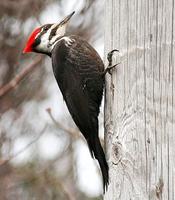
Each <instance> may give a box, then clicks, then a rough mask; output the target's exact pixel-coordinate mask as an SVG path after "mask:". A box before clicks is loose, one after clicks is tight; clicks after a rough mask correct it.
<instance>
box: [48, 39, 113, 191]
mask: <svg viewBox="0 0 175 200" xmlns="http://www.w3.org/2000/svg"><path fill="white" fill-rule="evenodd" d="M69 39H71V40H72V42H71V44H70V45H69V44H68V43H67V44H66V40H64V39H62V40H60V41H59V42H57V44H56V45H55V47H54V49H53V51H52V55H51V57H52V64H53V71H54V75H55V78H56V80H57V83H58V86H59V88H60V90H61V92H62V94H63V98H64V100H65V102H66V104H67V107H68V110H69V112H70V114H71V115H72V118H73V120H74V122H75V124H76V125H77V126H78V128H79V129H80V131H81V133H82V134H83V135H84V137H85V139H86V140H87V143H88V146H89V150H90V152H91V155H92V156H93V157H95V158H96V159H97V160H98V162H99V165H100V168H101V171H102V176H103V185H104V190H105V189H106V188H107V185H108V181H109V180H108V179H109V177H108V164H107V162H106V158H105V154H104V151H103V149H102V146H101V144H100V140H99V137H98V115H99V108H100V104H101V100H102V96H103V88H104V76H102V72H104V65H103V62H102V60H101V58H100V57H99V55H98V54H97V52H96V51H95V50H94V48H93V47H92V46H90V45H89V44H88V43H87V42H86V41H84V40H82V39H80V38H79V37H77V36H70V37H69Z"/></svg>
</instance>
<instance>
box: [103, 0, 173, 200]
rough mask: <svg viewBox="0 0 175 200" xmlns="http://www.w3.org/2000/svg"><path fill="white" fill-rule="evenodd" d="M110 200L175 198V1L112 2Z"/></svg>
mask: <svg viewBox="0 0 175 200" xmlns="http://www.w3.org/2000/svg"><path fill="white" fill-rule="evenodd" d="M105 9H106V14H105V18H106V19H105V21H106V24H105V55H106V54H107V53H108V52H109V51H110V50H112V49H115V48H116V49H119V50H120V54H117V55H116V56H115V61H113V63H114V64H115V63H116V62H121V64H120V65H119V66H118V67H117V68H116V69H114V70H113V73H112V76H110V75H107V76H106V93H105V133H106V149H107V156H108V162H109V167H110V185H109V188H108V191H107V193H106V194H105V197H104V199H105V200H175V0H106V5H105Z"/></svg>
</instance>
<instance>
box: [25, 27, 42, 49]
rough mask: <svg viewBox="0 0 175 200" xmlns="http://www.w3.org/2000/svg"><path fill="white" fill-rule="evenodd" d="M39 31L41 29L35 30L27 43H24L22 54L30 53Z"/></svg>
mask: <svg viewBox="0 0 175 200" xmlns="http://www.w3.org/2000/svg"><path fill="white" fill-rule="evenodd" d="M40 31H41V28H37V29H35V30H34V31H33V32H32V34H31V35H30V37H29V39H28V41H27V43H26V46H25V48H24V50H23V53H27V52H31V51H32V45H33V43H34V41H35V38H36V35H37V34H38V33H39V32H40Z"/></svg>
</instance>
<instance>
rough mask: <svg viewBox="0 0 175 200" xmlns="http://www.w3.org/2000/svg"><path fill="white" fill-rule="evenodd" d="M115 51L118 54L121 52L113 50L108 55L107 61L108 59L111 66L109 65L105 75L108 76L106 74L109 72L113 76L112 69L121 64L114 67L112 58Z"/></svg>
mask: <svg viewBox="0 0 175 200" xmlns="http://www.w3.org/2000/svg"><path fill="white" fill-rule="evenodd" d="M115 51H116V52H119V50H118V49H113V50H112V51H110V52H109V53H108V55H107V59H108V62H109V64H108V67H107V68H106V69H105V72H104V74H106V73H107V72H108V73H109V74H110V75H112V72H111V69H113V68H114V67H116V66H117V65H119V64H120V63H117V64H115V65H113V66H112V56H113V53H114V52H115Z"/></svg>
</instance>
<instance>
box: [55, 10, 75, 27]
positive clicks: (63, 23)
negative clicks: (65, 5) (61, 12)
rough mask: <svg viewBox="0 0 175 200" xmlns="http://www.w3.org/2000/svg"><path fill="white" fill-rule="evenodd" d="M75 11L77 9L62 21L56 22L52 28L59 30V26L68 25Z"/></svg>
mask: <svg viewBox="0 0 175 200" xmlns="http://www.w3.org/2000/svg"><path fill="white" fill-rule="evenodd" d="M74 13H75V11H73V12H72V13H71V14H70V15H68V16H66V17H65V18H64V19H63V20H62V21H61V22H59V23H56V24H54V25H53V27H52V29H55V30H57V29H58V28H59V27H62V26H65V25H67V23H68V22H69V20H70V18H71V17H72V16H73V14H74Z"/></svg>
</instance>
